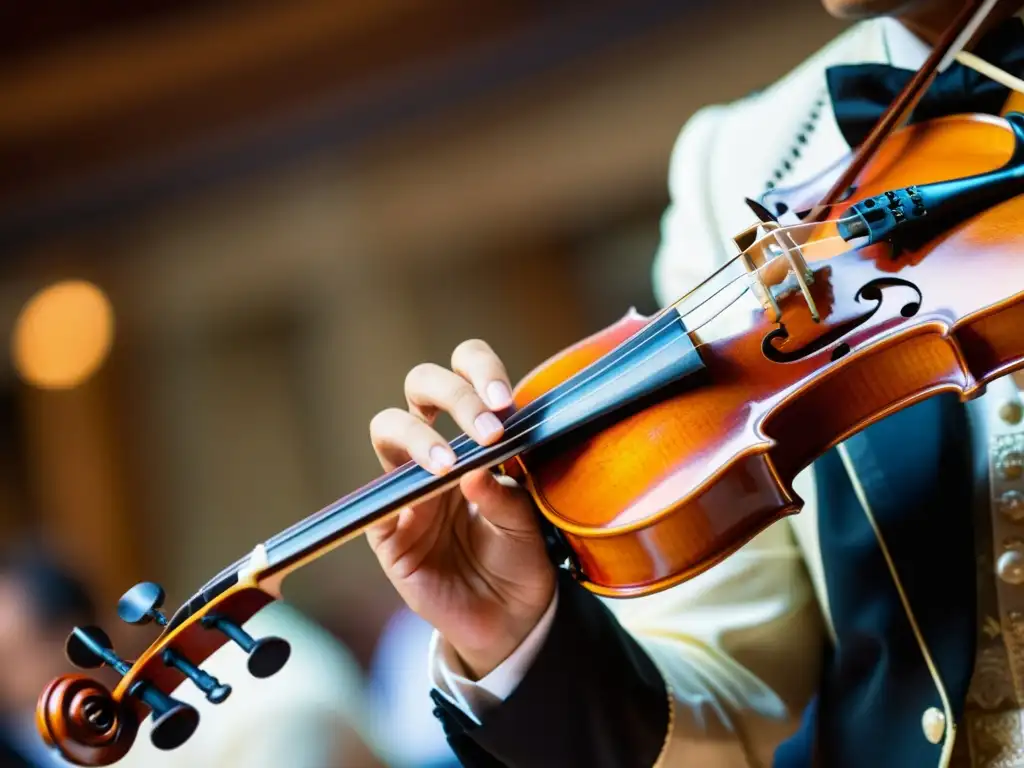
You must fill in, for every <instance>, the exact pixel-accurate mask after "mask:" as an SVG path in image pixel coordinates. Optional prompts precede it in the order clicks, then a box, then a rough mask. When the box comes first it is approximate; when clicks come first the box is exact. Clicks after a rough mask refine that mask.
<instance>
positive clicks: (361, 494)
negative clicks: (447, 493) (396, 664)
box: [200, 217, 853, 591]
mask: <svg viewBox="0 0 1024 768" xmlns="http://www.w3.org/2000/svg"><path fill="white" fill-rule="evenodd" d="M851 218H853V217H851ZM840 221H842V220H840ZM810 226H820V223H816V224H814V225H808V224H804V223H801V224H796V225H788V226H785V227H779V228H776V229H774V230H771V232H770V233H768V234H767V235H765V236H764V237H763V238H759V239H758V240H757V241H755V243H754V244H752V245H751V246H750V248H753V247H754V245H757V244H758V243H760V242H761V241H762V240H763V239H765V238H768V237H773V236H774V235H776V234H778V233H780V232H791V231H794V230H799V229H801V228H808V227H810ZM837 239H839V240H841V239H842V238H841V237H840V236H839V235H831V236H829V237H826V238H823V239H821V240H817V241H814V242H812V243H805V244H803V245H802V246H797V248H798V249H804V250H806V249H808V248H810V247H812V246H822V245H825V244H830V243H831V242H833V241H835V240H837ZM750 248H747V249H746V250H744V251H743V252H741V253H739V254H737V255H736V256H734V257H732V258H731V259H729V260H728V261H726V262H724V263H723V264H722V265H721V266H720V267H719V268H718V269H716V270H715V271H714V272H712V273H711V274H710V275H708V276H707V277H705V278H704V279H703V280H702V281H701V282H700V283H698V284H697V285H696V286H694V287H693V288H692V289H690V290H689V291H688V292H687V293H685V294H683V296H682V297H680V298H679V299H677V300H675V301H673V302H671V303H670V304H668V305H667V306H666V307H665V308H664V309H662V310H660V311H659V312H657V313H656V314H655V315H653V316H652V317H651V318H650V319H649V320H648V321H647V322H646V323H645V324H644V326H643V328H640V329H639V330H637V331H636V332H634V333H633V334H631V335H630V336H629V337H627V338H626V339H625V340H623V341H622V342H620V343H619V345H617V346H616V349H617V350H619V349H622V348H623V347H625V346H626V345H627V344H628V342H629V341H630V340H632V339H634V338H636V336H638V335H639V334H641V333H643V332H644V331H645V330H646V329H647V328H649V327H650V326H651V325H652V324H654V322H656V321H657V320H658V319H660V318H661V317H663V316H664V315H665V314H666V313H668V312H670V311H672V310H676V312H677V313H678V314H679V317H678V318H677V319H676V320H675V321H673V324H674V323H676V322H678V323H681V324H684V326H685V323H684V321H685V319H686V317H687V316H689V315H691V314H692V313H693V312H695V311H696V310H698V309H699V308H700V307H702V306H704V305H706V304H707V303H708V302H709V301H712V300H713V299H714V298H715V297H717V296H719V295H721V294H722V292H724V291H725V290H727V289H728V288H730V287H733V286H734V285H735V284H736V283H737V282H739V281H740V280H742V279H743V278H748V280H749V278H750V276H751V275H752V274H754V273H757V272H760V271H762V270H766V269H767V268H768V267H769V266H770V265H773V264H775V263H776V262H777V261H779V260H780V259H783V258H784V257H785V256H786V255H787V254H788V253H789V252H790V250H791V249H789V248H783V249H782V253H780V254H778V255H777V256H774V257H773V258H771V259H769V260H768V261H766V262H765V263H764V264H762V265H761V266H760V267H758V268H757V269H756V270H753V271H752V272H744V273H743V274H739V275H737V276H736V277H734V278H732V279H730V280H729V281H728V282H727V283H726V284H725V285H723V286H722V287H720V288H719V289H718V290H716V291H715V292H714V293H712V294H711V295H710V296H708V297H707V298H705V299H704V300H703V301H701V302H700V303H698V304H697V306H695V307H690V308H687V309H686V311H685V312H684V311H680V305H681V304H683V303H684V302H685V301H687V300H688V299H689V298H691V297H692V296H693V295H694V294H696V293H697V292H698V291H700V290H701V289H702V288H704V287H706V286H707V285H708V284H709V283H710V282H711V281H712V280H714V279H715V278H716V277H717V276H718V275H720V274H722V273H723V272H724V271H725V270H727V269H728V268H729V267H730V266H732V265H734V264H735V263H736V262H737V261H738V260H739V259H740V258H741V257H742V256H743V255H744V254H745V253H747V251H749V250H750ZM749 290H750V287H749V285H748V286H747V287H745V288H744V290H742V291H741V292H740V293H739V294H738V295H737V296H735V297H734V298H733V299H732V300H730V301H729V302H727V303H726V304H725V305H723V306H722V308H721V309H719V310H718V311H717V312H715V313H714V314H712V315H711V316H710V317H709V318H708V319H707V320H705V322H704V323H701V325H700V326H698V327H697V328H694V329H689V330H687V336H688V337H689V338H690V339H691V341H692V340H693V339H692V334H693V333H696V332H697V331H698V330H700V328H703V327H704V326H706V325H707V323H709V322H711V321H712V320H714V319H715V318H716V317H718V316H719V315H720V314H721V313H722V312H724V311H725V310H726V309H728V308H729V307H731V306H733V305H734V304H735V303H736V302H737V301H739V300H740V299H741V298H742V297H743V296H744V295H746V294H747V293H748V292H749ZM671 327H673V326H672V325H666V326H665V328H662V329H660V330H658V331H657V332H655V333H654V334H653V335H652V336H651V337H650V338H649V339H646V340H644V341H643V342H641V344H640V346H638V347H636V348H635V349H634V350H633V351H634V352H635V351H636V350H639V349H642V348H643V346H645V345H648V344H650V343H652V342H653V341H654V340H655V339H656V338H657V337H658V336H659V335H660V334H661V333H663V332H664V331H665V330H667V329H668V328H671ZM672 343H675V341H674V340H673V341H672V342H670V344H672ZM707 343H709V342H700V343H697V344H695V349H699V348H700V347H702V346H705V345H706V344H707ZM614 351H615V350H613V351H612V353H609V355H608V356H606V357H603V358H600V359H599V360H598V361H595V362H598V363H604V365H603V366H602V367H597V368H595V370H594V371H592V372H591V373H590V375H589V376H588V377H586V378H584V379H582V380H581V381H579V382H577V383H576V384H575V385H573V387H571V388H569V389H568V390H566V391H565V392H561V393H559V394H558V396H556V397H555V398H554V399H553V400H552V402H551V403H549V404H548V405H549V406H551V405H554V404H556V403H557V402H558V401H559V400H562V399H563V398H565V397H566V396H568V395H569V394H571V393H572V392H574V391H575V390H576V389H577V388H579V387H581V386H583V385H584V384H586V383H587V382H589V381H591V380H593V379H594V378H595V377H597V376H599V375H601V374H602V373H604V372H605V371H607V370H608V368H609V367H610V366H612V365H614V364H615V359H610V358H611V357H612V354H613V353H614ZM647 359H649V357H648V358H645V359H643V360H641V361H640V362H639V363H637V364H636V365H641V364H643V362H645V361H646V360H647ZM584 370H585V369H584ZM631 370H632V369H626V370H625V371H623V372H622V374H620V375H625V374H626V373H629V372H630V371H631ZM618 378H619V377H618V376H617V377H615V378H613V379H611V380H610V381H608V382H605V383H603V384H601V385H600V387H599V388H598V389H597V390H595V391H594V392H593V393H592V394H597V393H598V392H600V391H602V389H603V388H604V387H606V386H609V385H611V384H612V383H614V382H615V381H616V380H617V379H618ZM557 415H558V411H554V412H551V413H548V414H547V415H546V416H545V418H544V419H542V420H541V421H539V422H538V423H537V424H534V425H531V426H530V427H529V428H528V429H527V430H526V432H525V433H528V432H530V431H532V430H533V429H536V428H538V427H540V426H542V425H544V424H545V423H547V422H548V421H549V420H550V419H553V418H555V417H556V416H557ZM513 417H514V415H513ZM521 434H523V433H517V437H518V436H521ZM469 440H470V438H469V436H468V435H466V434H465V433H463V434H461V435H459V436H458V437H456V438H455V439H454V440H453V441H451V442H450V443H449V445H450V446H451V447H452V448H453V449H454V448H458V447H460V446H462V445H464V444H465V443H466V442H469ZM504 442H505V441H499V442H498V443H495V444H494V445H489V446H478V448H479V449H480V450H493V449H495V448H498V447H500V446H501V445H502V444H503V443H504ZM478 453H479V452H473V453H470V454H469V455H467V456H465V457H463V459H462V462H463V463H465V462H466V461H467V460H470V459H472V458H475V456H476V455H478ZM457 466H458V465H456V467H453V469H456V468H457ZM418 469H421V467H420V465H419V464H417V463H416V462H415V461H409V462H406V464H404V465H402V466H401V467H396V468H395V469H393V470H392V471H391V472H389V473H387V474H385V475H382V476H381V477H379V478H377V479H376V480H375V481H372V482H371V483H369V484H367V485H366V486H364V487H363V488H362V489H360V490H358V491H356V492H355V493H354V494H352V495H350V496H348V497H344V498H342V499H339V500H338V501H335V502H332V503H331V504H330V505H328V506H327V507H325V508H323V509H322V510H320V511H319V512H315V513H313V514H312V515H310V516H308V517H306V518H303V519H302V520H299V521H297V522H296V523H295V524H293V525H291V526H289V527H288V528H286V529H284V530H283V531H279V532H278V533H277V534H275V535H274V536H272V537H270V538H269V539H267V540H266V542H265V543H264V546H265V547H267V548H268V549H271V548H273V547H275V546H280V545H281V544H284V543H285V542H287V541H290V540H291V539H293V538H294V537H295V536H298V535H301V534H302V533H303V532H304V531H306V530H309V528H311V527H312V526H314V525H317V524H319V523H320V522H322V521H323V520H325V519H327V518H328V517H330V516H331V515H333V514H336V513H337V512H338V511H340V510H341V509H342V508H344V507H347V506H350V505H352V504H355V503H357V502H359V501H361V500H363V499H365V497H366V496H367V495H369V494H370V493H373V492H374V491H376V490H377V489H378V488H380V487H381V486H382V485H384V484H387V483H393V482H395V481H397V480H399V479H401V478H403V477H405V476H407V475H408V474H410V473H412V472H415V471H416V470H418ZM247 561H248V556H246V557H242V558H240V559H239V560H237V561H236V562H235V563H233V564H231V565H229V566H227V567H226V568H224V569H223V570H222V571H221V572H220V573H218V574H217V575H216V576H215V577H214V578H213V579H211V580H210V581H208V582H207V585H210V584H214V583H216V582H217V581H219V580H220V579H222V578H224V577H226V576H228V575H229V574H231V573H232V572H237V570H238V569H239V568H240V567H242V566H243V565H245V564H246V562H247ZM205 586H206V585H204V588H205ZM200 591H202V590H200Z"/></svg>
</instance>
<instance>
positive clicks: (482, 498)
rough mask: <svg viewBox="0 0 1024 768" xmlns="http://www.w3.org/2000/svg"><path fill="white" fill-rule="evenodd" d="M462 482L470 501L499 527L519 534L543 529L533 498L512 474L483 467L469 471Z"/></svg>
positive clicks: (464, 491) (482, 514) (527, 533)
mask: <svg viewBox="0 0 1024 768" xmlns="http://www.w3.org/2000/svg"><path fill="white" fill-rule="evenodd" d="M461 486H462V495H463V496H465V497H466V501H467V502H469V503H470V504H472V505H473V506H475V507H476V509H477V511H478V512H479V513H480V516H481V517H482V518H484V519H485V520H487V522H489V523H490V524H491V525H493V526H494V527H495V528H497V529H499V530H501V531H503V532H505V533H508V534H512V535H515V536H525V535H536V534H538V533H539V531H540V528H539V526H538V525H537V518H536V513H535V512H534V507H533V500H532V499H531V498H530V494H528V493H527V492H526V491H525V490H524V489H523V488H522V487H520V486H519V484H518V483H516V481H515V480H513V479H512V478H510V477H504V476H495V475H492V474H491V473H490V472H489V471H488V470H485V469H481V470H477V471H475V472H469V473H468V474H466V475H465V476H464V477H463V478H462V480H461Z"/></svg>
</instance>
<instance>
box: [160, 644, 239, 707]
mask: <svg viewBox="0 0 1024 768" xmlns="http://www.w3.org/2000/svg"><path fill="white" fill-rule="evenodd" d="M163 660H164V664H166V665H167V666H168V667H174V668H175V669H177V670H178V671H179V672H181V674H183V675H185V677H187V678H188V679H189V680H191V681H192V682H193V683H195V684H196V687H197V688H198V689H199V690H200V691H202V692H203V693H205V694H206V700H207V701H209V702H210V703H211V704H220V703H221V702H222V701H224V699H226V698H227V697H228V696H230V695H231V686H230V685H223V684H222V683H221V682H220V680H218V679H217V678H216V677H214V676H213V675H210V674H207V673H206V672H203V670H201V669H199V667H197V666H196V665H195V664H193V663H192V662H191V661H189V660H188V659H186V658H185V657H184V656H182V655H181V654H180V653H178V652H177V651H175V650H174V649H173V648H168V649H166V650H165V651H164V653H163Z"/></svg>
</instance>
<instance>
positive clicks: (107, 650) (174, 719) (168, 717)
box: [37, 581, 291, 765]
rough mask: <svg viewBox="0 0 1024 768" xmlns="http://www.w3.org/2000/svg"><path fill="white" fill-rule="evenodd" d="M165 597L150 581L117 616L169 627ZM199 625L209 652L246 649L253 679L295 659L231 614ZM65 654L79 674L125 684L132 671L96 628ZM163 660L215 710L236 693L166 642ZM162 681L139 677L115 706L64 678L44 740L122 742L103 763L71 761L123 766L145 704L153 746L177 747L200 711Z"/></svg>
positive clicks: (74, 640) (98, 691)
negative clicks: (92, 672)
mask: <svg viewBox="0 0 1024 768" xmlns="http://www.w3.org/2000/svg"><path fill="white" fill-rule="evenodd" d="M164 598H165V595H164V590H163V589H162V588H161V587H160V585H159V584H155V583H153V582H150V581H146V582H142V583H139V584H136V585H135V586H134V587H132V588H131V589H129V590H128V591H127V592H125V593H124V595H123V596H122V597H121V599H120V600H119V601H118V604H117V614H118V616H119V617H120V618H121V619H122V620H123V621H125V622H127V623H129V624H148V623H150V622H152V623H155V624H157V625H158V626H160V627H166V626H167V625H168V620H167V617H166V616H164V614H163V613H161V612H160V608H161V606H162V605H163V602H164ZM198 625H199V626H200V627H202V629H203V631H205V632H206V633H208V638H207V643H206V645H207V646H208V647H213V648H216V647H218V646H219V645H222V644H223V643H224V642H228V641H230V642H233V643H235V644H236V645H237V646H238V647H239V648H241V649H242V651H243V652H244V653H245V654H246V655H247V656H248V659H247V667H248V669H249V672H250V674H252V675H253V677H257V678H267V677H271V676H272V675H274V674H276V673H277V672H278V671H280V669H281V668H282V667H283V666H284V665H285V663H287V661H288V658H289V656H290V655H291V647H290V646H289V644H288V643H287V641H285V640H282V639H281V638H279V637H264V638H262V639H259V640H257V639H255V638H253V637H252V636H251V635H249V633H248V632H246V631H245V630H244V629H242V627H241V626H240V624H239V623H236V622H235V621H234V620H232V619H231V618H230V617H228V616H223V615H219V614H217V613H208V614H206V615H204V616H203V617H202V618H201V619H200V621H199V622H198ZM65 652H66V654H67V658H68V660H69V661H70V662H71V663H72V664H73V665H75V666H76V667H79V668H80V669H96V668H99V667H102V666H107V667H109V668H110V669H112V670H114V671H115V672H116V673H117V674H118V675H119V676H121V677H122V678H124V677H125V676H126V675H128V674H129V671H130V670H131V668H132V663H130V662H126V661H125V660H123V659H122V658H120V657H119V656H118V655H117V654H116V653H115V652H114V650H113V644H112V643H111V641H110V637H109V636H108V635H107V633H106V632H104V631H103V630H102V629H100V628H99V627H94V626H86V627H75V628H74V629H73V630H72V631H71V634H70V635H68V639H67V642H66V644H65ZM207 655H208V654H207ZM159 659H160V662H161V666H162V668H163V670H164V671H165V672H167V673H171V672H175V673H177V674H179V675H180V676H181V677H183V678H185V679H187V680H189V681H191V682H192V684H194V685H195V686H196V687H197V688H198V689H199V690H200V691H202V693H203V694H204V695H205V696H206V700H207V701H209V702H210V703H211V704H221V703H223V702H224V701H226V700H227V699H228V697H229V696H230V695H231V686H230V685H226V684H224V683H221V682H220V681H219V680H218V679H217V678H216V677H214V676H213V675H211V674H209V673H207V672H204V671H203V670H202V669H200V668H199V666H197V665H196V664H194V663H193V662H192V661H190V660H189V658H188V655H187V653H186V652H185V651H184V650H181V649H178V648H175V647H172V645H170V644H168V645H166V646H165V647H164V648H163V649H162V651H161V652H160V654H159ZM154 677H156V676H155V675H154ZM158 682H164V681H157V680H152V681H151V680H147V679H144V678H141V677H140V678H136V679H134V680H132V681H131V683H130V685H129V686H128V687H127V689H126V690H125V691H124V694H125V695H124V696H122V697H121V699H120V700H115V698H114V697H113V696H112V695H111V693H110V692H108V691H107V690H106V689H105V688H104V687H103V686H102V685H100V684H99V683H97V682H94V681H92V680H89V679H88V678H85V677H84V676H81V675H68V676H65V677H62V678H59V679H57V680H55V681H53V682H52V683H51V684H50V685H49V686H48V687H47V688H46V690H44V691H43V694H42V696H41V697H40V702H39V703H40V706H39V709H38V713H37V724H38V725H39V727H40V730H41V731H42V733H43V736H44V738H46V739H47V741H49V742H51V743H55V744H61V743H62V742H63V741H64V740H65V739H66V738H67V737H68V736H69V735H73V736H78V737H79V738H81V737H82V735H83V734H85V733H88V734H91V738H89V739H86V740H85V745H88V746H93V747H95V746H98V743H99V742H101V741H104V740H106V739H110V738H113V739H114V741H116V742H117V743H119V744H120V743H123V744H124V745H125V746H124V749H123V750H121V749H117V750H115V751H114V752H106V753H105V755H106V759H105V760H104V762H102V763H97V762H95V761H94V760H92V759H90V757H89V753H88V752H83V751H82V750H72V751H71V754H69V755H68V757H69V758H71V759H72V760H74V761H76V762H78V763H79V764H82V765H97V764H105V762H107V760H109V759H110V758H112V759H113V760H118V759H120V757H122V756H123V755H124V753H125V752H127V747H128V746H130V745H131V743H132V740H133V738H134V734H135V731H136V730H137V728H138V723H139V720H140V719H141V718H140V715H141V714H142V713H141V712H140V711H138V709H139V708H138V706H137V705H139V704H141V705H142V706H144V707H146V708H148V709H149V711H150V712H151V713H152V716H153V728H152V733H151V737H150V738H151V741H152V743H153V746H155V747H156V748H157V749H161V750H171V749H175V748H177V747H179V746H181V745H182V744H184V743H185V742H186V741H187V740H188V738H189V737H190V736H191V735H192V734H193V733H194V732H195V730H196V728H197V727H198V725H199V713H198V712H197V711H196V709H195V707H193V706H191V705H189V704H186V703H184V702H181V701H179V700H177V699H175V698H172V697H171V696H169V695H168V694H167V693H165V692H164V691H163V690H161V687H158V685H157V683H158ZM119 688H120V687H119ZM133 704H134V705H136V706H133ZM58 712H63V716H62V717H58V716H57V713H58ZM89 742H92V744H89Z"/></svg>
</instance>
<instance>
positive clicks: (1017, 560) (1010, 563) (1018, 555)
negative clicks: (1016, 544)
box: [996, 549, 1024, 585]
mask: <svg viewBox="0 0 1024 768" xmlns="http://www.w3.org/2000/svg"><path fill="white" fill-rule="evenodd" d="M996 573H998V574H999V578H1000V579H1002V580H1003V581H1005V582H1006V583H1007V584H1013V585H1018V584H1024V552H1021V551H1020V550H1018V549H1011V550H1008V551H1006V552H1003V554H1001V555H1000V556H999V560H998V561H997V562H996Z"/></svg>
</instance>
